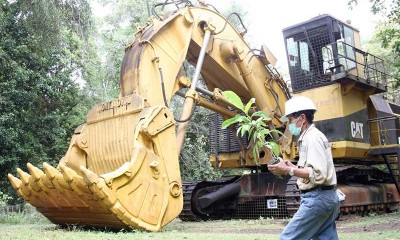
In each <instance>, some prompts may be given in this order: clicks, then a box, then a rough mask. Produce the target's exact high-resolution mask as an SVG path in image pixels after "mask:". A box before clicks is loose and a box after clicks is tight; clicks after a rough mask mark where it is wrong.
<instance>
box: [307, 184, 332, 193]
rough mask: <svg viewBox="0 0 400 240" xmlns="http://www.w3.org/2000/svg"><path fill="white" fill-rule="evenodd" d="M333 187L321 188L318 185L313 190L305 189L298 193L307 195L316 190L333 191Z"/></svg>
mask: <svg viewBox="0 0 400 240" xmlns="http://www.w3.org/2000/svg"><path fill="white" fill-rule="evenodd" d="M335 187H336V186H335V185H332V186H322V185H319V186H316V187H313V188H310V189H307V190H300V192H301V193H308V192H311V191H316V190H333V189H335Z"/></svg>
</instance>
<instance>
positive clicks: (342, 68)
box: [283, 14, 387, 94]
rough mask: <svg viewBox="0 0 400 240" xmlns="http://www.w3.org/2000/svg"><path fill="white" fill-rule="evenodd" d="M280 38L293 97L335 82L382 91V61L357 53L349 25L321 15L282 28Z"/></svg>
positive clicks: (353, 30)
mask: <svg viewBox="0 0 400 240" xmlns="http://www.w3.org/2000/svg"><path fill="white" fill-rule="evenodd" d="M283 35H284V39H285V46H286V52H287V61H288V65H289V73H290V78H291V83H292V89H293V92H294V93H297V92H301V91H304V90H307V89H311V88H316V87H319V86H324V85H329V84H333V83H334V82H335V81H338V82H350V81H355V82H356V84H357V85H358V86H360V87H363V88H365V89H367V88H368V89H370V91H373V93H375V94H376V93H381V92H384V91H386V85H387V74H386V72H385V68H384V62H383V60H382V59H380V58H378V57H376V56H374V55H372V54H370V53H367V52H365V51H363V50H361V43H360V35H359V31H358V30H357V29H356V28H354V27H353V26H351V25H350V24H348V23H344V22H342V21H340V20H338V19H336V18H334V17H332V16H330V15H326V14H325V15H320V16H318V17H315V18H312V19H311V20H309V21H305V22H303V23H300V24H297V25H294V26H291V27H288V28H285V29H284V30H283ZM363 85H364V86H363Z"/></svg>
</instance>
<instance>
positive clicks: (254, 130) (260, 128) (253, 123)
mask: <svg viewBox="0 0 400 240" xmlns="http://www.w3.org/2000/svg"><path fill="white" fill-rule="evenodd" d="M223 96H224V97H225V98H226V100H228V102H230V103H231V104H232V105H233V106H235V107H236V108H238V109H239V110H240V111H241V112H242V114H244V115H242V114H238V115H236V116H234V117H233V118H229V119H227V120H225V121H224V122H223V123H222V128H223V129H225V128H227V127H229V126H231V125H234V124H237V125H238V126H239V127H238V129H237V132H236V133H237V135H238V136H239V137H240V136H242V137H243V136H245V135H246V134H247V136H248V138H249V140H251V141H252V142H253V143H254V146H253V156H254V161H255V163H256V164H257V165H258V161H257V159H258V158H259V154H260V149H261V148H262V147H264V146H266V147H267V148H269V149H270V150H271V153H272V154H273V155H274V156H279V153H280V151H279V145H278V144H277V143H275V142H274V141H266V139H267V138H268V137H271V138H272V135H271V134H272V132H276V133H279V134H282V133H281V132H280V131H278V130H269V129H268V128H267V125H266V124H265V122H268V121H270V120H271V118H270V117H269V116H268V115H267V114H266V113H265V112H263V111H257V112H254V113H253V114H251V115H249V110H250V108H251V106H252V105H253V104H254V103H255V99H254V98H252V99H250V101H249V102H248V103H247V104H246V105H244V104H243V102H242V100H241V99H240V97H239V96H238V95H237V94H236V93H234V92H232V91H225V92H223Z"/></svg>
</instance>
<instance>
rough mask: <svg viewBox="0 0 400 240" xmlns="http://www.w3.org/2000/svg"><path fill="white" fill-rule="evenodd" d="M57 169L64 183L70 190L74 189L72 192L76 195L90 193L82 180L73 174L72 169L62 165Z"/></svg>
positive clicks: (76, 174) (75, 173)
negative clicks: (65, 182) (66, 183)
mask: <svg viewBox="0 0 400 240" xmlns="http://www.w3.org/2000/svg"><path fill="white" fill-rule="evenodd" d="M59 167H60V171H61V173H62V175H63V177H64V179H65V181H67V182H68V184H69V185H70V186H71V188H72V189H74V191H75V192H76V193H77V194H78V195H83V194H85V193H92V192H91V191H90V189H89V187H88V186H87V185H86V183H85V181H84V180H83V178H82V177H81V176H79V175H78V173H77V172H75V171H74V170H73V169H72V168H69V167H67V166H65V165H64V164H59Z"/></svg>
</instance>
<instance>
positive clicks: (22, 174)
mask: <svg viewBox="0 0 400 240" xmlns="http://www.w3.org/2000/svg"><path fill="white" fill-rule="evenodd" d="M17 173H18V176H19V177H20V178H21V181H22V183H23V184H24V185H28V184H29V178H30V177H31V175H29V174H28V173H26V172H24V171H23V170H22V169H21V168H17Z"/></svg>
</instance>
